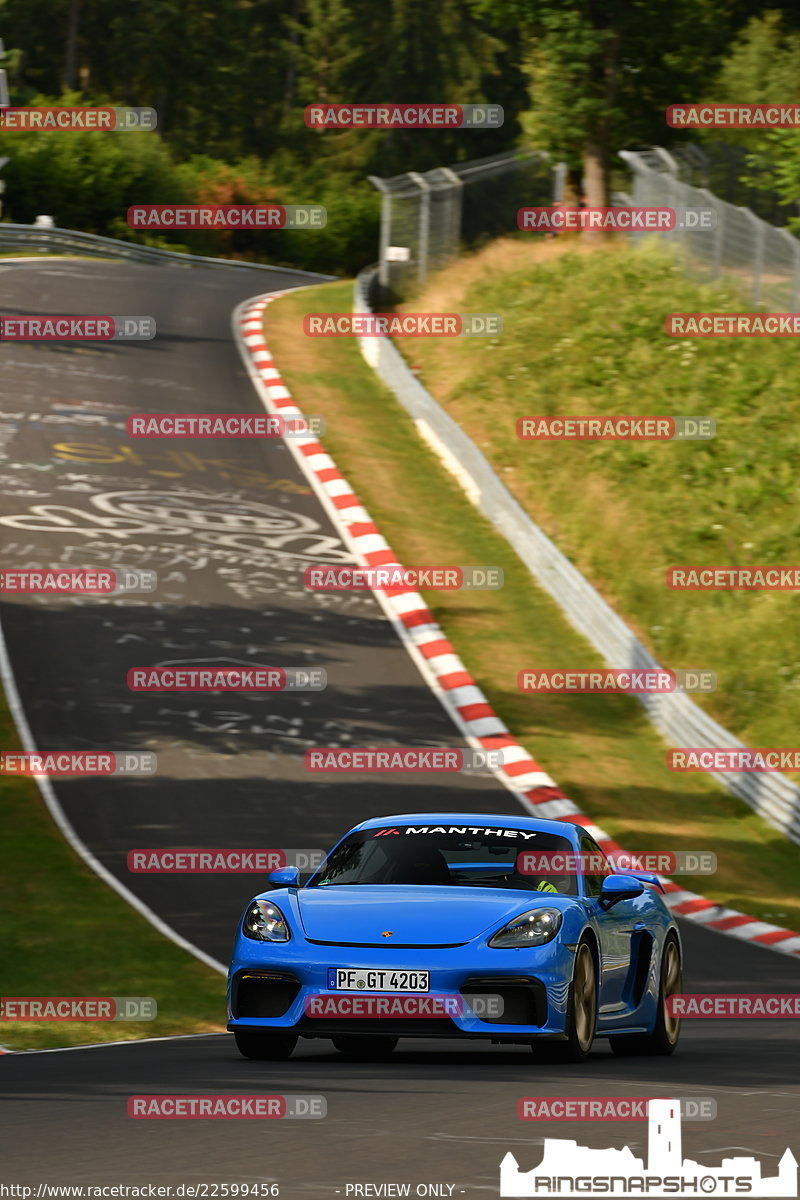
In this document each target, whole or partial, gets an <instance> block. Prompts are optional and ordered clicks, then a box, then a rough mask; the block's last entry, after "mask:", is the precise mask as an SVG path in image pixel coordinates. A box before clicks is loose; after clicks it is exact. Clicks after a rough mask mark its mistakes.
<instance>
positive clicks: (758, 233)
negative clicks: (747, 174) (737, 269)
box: [739, 208, 764, 304]
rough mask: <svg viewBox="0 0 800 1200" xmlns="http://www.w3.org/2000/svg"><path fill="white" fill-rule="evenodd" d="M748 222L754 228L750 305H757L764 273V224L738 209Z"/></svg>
mask: <svg viewBox="0 0 800 1200" xmlns="http://www.w3.org/2000/svg"><path fill="white" fill-rule="evenodd" d="M739 211H740V212H743V213H744V214H745V216H746V217H747V219H748V221H749V222H750V225H751V226H755V228H754V230H753V233H754V238H755V240H754V246H753V293H752V300H751V303H752V304H758V303H759V302H760V300H761V276H762V275H763V273H764V222H763V221H762V220H761V218H760V217H757V216H756V214H755V213H754V212H751V210H750V209H749V208H740V209H739Z"/></svg>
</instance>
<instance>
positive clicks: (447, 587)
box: [303, 563, 504, 593]
mask: <svg viewBox="0 0 800 1200" xmlns="http://www.w3.org/2000/svg"><path fill="white" fill-rule="evenodd" d="M303 582H304V584H305V587H306V589H307V590H308V591H311V592H364V591H384V592H389V593H391V592H408V591H414V592H416V591H420V590H423V591H432V592H433V591H437V592H438V591H441V592H456V591H467V592H468V591H495V590H497V589H498V588H501V587H502V586H503V582H504V575H503V569H502V567H453V566H432V567H404V566H402V565H401V564H400V563H384V564H383V565H382V566H380V567H355V566H350V565H345V566H340V565H337V564H335V563H329V564H324V563H323V564H320V565H319V566H313V567H306V570H305V574H304V577H303Z"/></svg>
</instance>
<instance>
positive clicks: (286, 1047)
mask: <svg viewBox="0 0 800 1200" xmlns="http://www.w3.org/2000/svg"><path fill="white" fill-rule="evenodd" d="M233 1036H234V1038H235V1039H236V1048H237V1050H238V1051H239V1053H240V1054H241V1055H242V1057H243V1058H256V1059H260V1060H261V1061H262V1062H263V1061H266V1062H282V1061H283V1060H284V1059H287V1058H288V1057H289V1056H290V1054H291V1053H292V1051H293V1050H294V1048H295V1046H296V1045H297V1035H296V1034H294V1033H273V1032H272V1030H269V1031H266V1032H264V1033H262V1032H261V1030H260V1029H234V1031H233Z"/></svg>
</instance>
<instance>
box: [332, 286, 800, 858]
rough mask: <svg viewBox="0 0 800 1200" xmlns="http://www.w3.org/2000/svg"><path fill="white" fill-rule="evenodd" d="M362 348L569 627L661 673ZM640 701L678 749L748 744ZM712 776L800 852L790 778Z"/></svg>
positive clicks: (455, 439) (684, 699)
mask: <svg viewBox="0 0 800 1200" xmlns="http://www.w3.org/2000/svg"><path fill="white" fill-rule="evenodd" d="M377 270H378V268H377V267H374V266H373V267H369V268H367V270H365V271H362V272H361V274H360V275H359V277H358V279H357V280H356V285H355V292H354V297H353V310H354V312H359V313H368V312H371V311H373V308H372V302H373V299H374V296H375V294H376V291H375V285H376V282H377ZM359 347H360V349H361V353H362V354H363V356H364V358H365V359H366V361H367V362H368V363H369V365H370V366H371V367H373V369H374V370H375V371H376V372H377V374H378V375H379V376H380V378H381V379H382V380H383V382H384V383H385V384H386V385H387V386H388V387H389V388H391V390H392V392H393V393H394V395H395V396H396V397H397V399H398V400H399V401H400V403H401V404H402V406H403V408H404V409H405V410H406V412H407V413H408V414H409V415H410V416H411V418H412V419H413V421H414V423H415V425H416V426H417V430H418V432H419V434H420V436H421V437H422V438H423V439H424V440H425V441H426V442H427V443H428V445H429V446H431V448H432V449H433V450H434V451H435V453H436V454H437V455H438V456H439V458H440V459H441V461H442V462H443V464H444V465H445V467H446V468H447V469H448V470H449V471H450V473H451V474H452V475H453V476H454V477H455V478H456V479H457V481H458V482H459V484H460V485H461V487H462V488H463V489H464V491H465V492H466V494H467V496H468V497H469V499H470V500H471V501H472V503H473V504H474V505H475V507H476V508H477V509H478V511H479V512H480V513H482V515H483V516H485V517H486V518H487V519H488V520H489V521H490V522H491V523H492V525H493V526H494V527H495V529H497V530H498V532H499V533H500V534H501V535H502V536H503V537H504V538H505V539H506V541H507V542H508V543H509V545H510V546H511V547H512V548H513V549H514V550H515V551H516V552H517V554H518V555H519V557H520V558H521V559H522V561H523V563H525V565H526V566H527V568H528V570H529V571H530V573H531V574H532V575H533V577H534V579H535V580H536V582H537V583H538V584H539V586H540V587H541V588H543V589H544V590H545V591H546V592H547V593H548V594H549V595H550V596H552V597H553V599H554V600H555V602H556V603H557V604H558V606H559V608H560V609H561V611H562V612H563V613H564V615H565V616H566V618H567V620H568V621H569V622H570V624H571V625H572V626H573V627H574V628H575V629H577V630H578V632H579V633H581V634H582V635H583V636H584V637H585V638H586V639H587V640H588V641H589V642H590V643H591V645H592V646H594V648H595V649H596V650H597V651H599V653H600V654H601V655H602V657H603V658H604V659H605V661H606V663H608V664H609V666H612V667H627V668H634V669H636V670H652V669H661V668H660V666H659V664H658V663H657V662H656V660H655V659H654V658H653V657H652V655H651V654H650V652H649V651H648V650H647V649H646V648H645V646H643V645H642V643H641V642H640V641H639V640H638V639H637V638H636V636H635V635H634V634H633V632H632V631H631V630H630V629H629V628H628V627H627V625H626V624H625V622H624V621H623V620H622V619H621V618H620V617H619V616H618V615H617V614H616V613H615V612H614V610H613V609H612V608H611V607H610V606H609V605H608V604H607V603H606V602H605V600H604V599H603V598H602V596H601V595H600V594H599V592H597V591H596V590H595V589H594V588H593V587H592V585H591V584H590V583H589V582H588V580H587V579H585V578H584V577H583V575H582V574H581V573H580V571H579V570H578V569H577V568H576V567H574V566H573V565H572V563H571V562H570V561H569V559H567V558H566V557H565V556H564V555H563V554H562V553H561V551H560V550H559V549H558V548H557V547H556V546H555V545H554V543H553V542H551V540H550V538H548V537H547V535H546V534H545V533H544V532H543V531H542V530H541V529H540V528H539V526H538V525H536V524H535V522H534V521H532V520H531V518H530V517H529V516H528V514H527V513H526V512H525V511H524V509H523V508H522V507H521V506H520V505H519V504H518V503H517V501H516V500H515V499H514V497H513V496H512V495H511V493H510V492H509V491H508V490H507V488H505V487H504V486H503V484H502V483H501V482H500V480H499V479H498V477H497V475H496V474H495V472H494V470H493V469H492V467H491V465H490V464H489V462H488V461H487V460H486V458H485V457H484V455H483V454H482V453H481V451H480V450H479V449H478V447H477V446H476V445H475V443H474V442H473V441H471V439H470V438H469V437H468V436H467V435H466V433H464V431H463V429H461V428H460V426H459V425H457V424H456V422H455V421H454V420H453V419H452V417H450V416H449V415H448V414H447V413H446V412H445V410H444V409H443V408H441V407H440V405H439V404H438V403H437V401H436V400H435V399H434V398H433V396H431V395H430V393H429V392H427V391H426V390H425V388H424V387H423V386H422V384H421V383H420V382H419V380H418V379H417V378H416V377H415V375H414V374H413V373H412V371H411V369H410V368H409V367H408V366H407V364H406V362H405V360H404V359H403V358H402V356H401V355H400V353H399V352H398V350H397V349H396V347H395V346H394V345H393V344H392V342H391V341H390V339H389V338H382V337H377V338H360V339H359ZM636 699H637V700H639V702H640V703H641V704H642V705H643V707H644V709H645V711H646V713H647V716H648V718H649V720H650V721H651V723H652V724H653V725H654V726H655V728H656V729H658V731H659V732H660V733H661V734H662V735H663V737H664V738H665V739H666V740H667V742H669V744H670V745H672V746H674V747H704V748H707V749H724V748H739V749H743V748H744V743H743V742H740V741H739V740H738V738H735V737H734V736H733V734H731V733H729V732H728V730H727V729H724V728H723V727H722V726H721V725H719V724H718V723H717V722H716V721H714V720H713V718H712V717H710V716H709V715H708V714H707V713H706V712H704V711H703V710H702V709H701V708H699V707H698V706H697V705H696V704H695V703H694V701H692V700H691V699H690V698H689V696H687V695H686V694H685V693H682V692H670V693H665V694H653V695H639V696H637V697H636ZM710 774H711V775H712V777H713V778H714V779H716V780H717V782H718V783H720V784H722V786H723V787H725V788H727V789H728V791H731V792H733V794H734V795H736V796H738V797H739V799H740V800H743V801H744V802H745V804H747V805H749V806H750V808H752V809H753V811H754V812H756V813H758V815H759V816H760V817H762V818H763V819H764V820H765V821H766V822H767V823H768V824H769V825H771V826H773V828H775V829H778V830H780V831H781V833H783V834H785V836H786V837H788V838H790V839H791V841H793V842H797V843H798V844H800V788H798V787H797V786H796V785H795V784H793V783H792V782H791V781H790V780H788V779H787V778H786V777H785V776H784V775H780V774H778V773H777V772H775V773H773V772H769V773H768V774H746V773H737V774H718V773H714V772H710Z"/></svg>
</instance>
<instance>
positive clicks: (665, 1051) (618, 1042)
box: [609, 932, 683, 1058]
mask: <svg viewBox="0 0 800 1200" xmlns="http://www.w3.org/2000/svg"><path fill="white" fill-rule="evenodd" d="M682 987H683V971H682V964H681V951H680V946H679V945H678V939H677V937H676V936H675V934H674V933H672V932H670V933H668V934H667V937H666V940H665V942H664V950H663V952H662V955H661V974H660V977H659V981H658V1013H657V1014H656V1023H655V1027H654V1029H653V1032H652V1033H641V1034H630V1035H629V1036H628V1037H612V1038H609V1041H610V1042H611V1049H612V1051H613V1052H614V1054H618V1055H619V1056H620V1057H621V1058H631V1057H633V1056H635V1055H640V1054H657V1055H660V1056H662V1057H664V1056H666V1055H669V1054H674V1053H675V1048H676V1046H677V1045H678V1038H679V1037H680V1032H681V1019H680V1017H671V1016H670V1015H669V1013H668V1011H667V1000H668V999H669V997H670V996H677V995H679V994H680V991H681V989H682Z"/></svg>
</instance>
